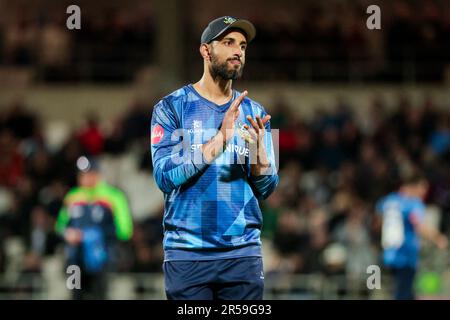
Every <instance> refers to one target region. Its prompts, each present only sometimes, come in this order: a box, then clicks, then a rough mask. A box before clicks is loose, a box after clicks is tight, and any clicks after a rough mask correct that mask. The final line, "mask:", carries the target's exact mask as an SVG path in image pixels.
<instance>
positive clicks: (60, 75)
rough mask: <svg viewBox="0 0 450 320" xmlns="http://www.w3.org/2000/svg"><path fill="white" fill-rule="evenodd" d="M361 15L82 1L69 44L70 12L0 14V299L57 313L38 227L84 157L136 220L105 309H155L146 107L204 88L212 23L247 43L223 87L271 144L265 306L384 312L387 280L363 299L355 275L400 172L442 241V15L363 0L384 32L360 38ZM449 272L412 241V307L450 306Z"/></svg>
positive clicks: (448, 201) (351, 9)
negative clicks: (135, 304)
mask: <svg viewBox="0 0 450 320" xmlns="http://www.w3.org/2000/svg"><path fill="white" fill-rule="evenodd" d="M372 2H373V1H363V0H359V1H344V0H342V1H341V0H334V1H298V0H296V1H288V0H282V1H277V2H276V4H274V3H271V2H268V1H266V2H264V1H255V0H249V1H240V2H239V3H238V2H224V3H223V4H217V3H216V2H215V3H214V4H213V3H212V2H210V1H206V0H196V1H193V0H192V1H191V0H189V1H179V0H164V1H160V0H159V1H157V0H155V1H143V0H131V1H127V2H124V1H117V0H115V1H103V0H98V1H95V2H92V1H78V3H79V5H80V7H81V9H82V30H80V31H79V32H78V31H68V30H66V29H65V18H66V17H67V15H66V14H65V8H66V7H67V5H68V4H71V3H70V1H65V0H64V1H50V0H36V1H33V2H32V3H30V2H29V1H24V0H16V1H14V2H8V1H5V0H0V154H1V158H0V299H22V298H23V299H67V298H70V293H69V292H68V290H67V289H66V287H65V281H66V275H65V273H64V262H63V256H62V246H61V239H59V238H58V237H57V236H56V235H55V234H54V232H53V228H52V226H53V223H54V219H55V216H56V214H57V212H58V210H59V208H60V206H61V200H62V197H63V196H64V194H65V192H66V191H67V190H68V189H69V188H70V187H72V186H73V185H74V184H75V174H76V173H75V167H74V163H75V159H77V157H78V156H79V155H81V154H82V153H86V152H88V153H92V154H96V155H98V156H100V158H101V169H102V172H103V173H104V175H105V178H106V179H107V180H108V181H109V182H110V183H112V184H114V185H117V186H119V187H121V188H122V189H123V190H124V191H125V192H126V194H127V196H128V198H129V200H130V204H131V208H132V213H133V217H134V220H135V234H134V236H133V239H132V240H131V241H130V242H128V243H124V244H122V245H121V248H120V253H121V259H120V261H121V265H120V272H119V273H116V274H111V275H110V279H111V280H110V281H109V282H108V284H109V286H110V289H109V290H108V292H109V298H111V299H158V298H164V291H163V282H162V274H161V263H162V254H163V253H162V248H161V241H162V230H161V219H162V213H163V207H162V194H161V192H160V191H159V190H158V188H157V187H156V185H155V183H154V181H153V178H152V175H151V173H152V167H151V159H150V154H149V145H148V144H149V142H148V132H149V121H150V116H151V112H152V106H153V105H154V103H155V102H156V101H157V100H158V99H159V98H161V97H162V96H163V95H165V94H167V93H169V92H170V91H172V90H174V89H175V88H177V86H178V85H180V84H182V83H187V82H194V81H195V80H196V79H197V78H198V77H199V76H200V71H201V60H200V57H199V55H198V38H199V34H200V32H201V30H202V27H203V26H204V25H205V24H206V23H207V22H208V21H209V20H210V19H211V17H216V16H220V15H222V13H223V12H227V13H229V14H232V15H233V14H234V15H237V16H244V17H247V18H249V19H250V20H252V21H254V22H255V24H256V26H257V28H258V36H257V38H256V39H255V42H254V43H253V45H252V46H251V47H250V49H249V53H248V58H247V65H246V70H245V72H244V79H243V80H242V81H239V82H238V83H237V88H238V89H243V88H245V89H248V91H249V94H250V96H251V97H252V98H254V99H255V100H257V101H260V102H261V103H262V104H263V105H264V106H265V107H267V109H268V110H269V112H270V113H271V114H272V120H271V121H272V127H273V128H279V129H280V134H279V139H280V140H279V159H280V177H281V183H280V186H279V188H278V189H277V191H276V192H275V193H274V194H273V195H272V196H271V197H270V198H269V199H268V200H267V201H266V202H264V203H263V204H262V207H263V214H264V221H265V224H264V229H263V242H264V246H263V248H264V259H265V260H264V261H265V269H266V295H265V297H266V298H274V299H336V298H340V299H385V298H390V297H391V286H392V284H391V282H390V277H389V274H388V273H383V274H382V289H381V290H372V291H370V290H367V288H366V279H367V276H368V275H367V273H366V268H367V266H369V265H372V264H377V265H380V264H381V261H380V245H379V234H378V232H377V231H376V230H375V229H374V228H373V226H372V218H373V216H374V214H375V213H374V203H375V201H376V200H377V199H378V198H379V197H380V196H382V195H383V194H385V193H387V192H389V191H391V190H393V189H394V188H395V187H396V185H397V178H398V176H399V175H400V174H401V172H403V171H408V170H411V169H412V168H421V169H422V170H424V171H425V172H426V174H427V176H428V177H429V179H430V181H431V186H432V188H431V190H430V192H429V195H428V197H427V203H428V209H427V221H428V222H429V223H430V224H433V225H435V226H437V227H439V228H440V229H441V230H443V231H445V232H446V233H447V235H448V234H449V231H450V165H449V163H450V161H449V160H450V90H449V82H448V80H449V79H450V72H449V71H448V70H449V58H450V43H449V42H448V41H445V40H446V39H450V3H449V2H448V1H395V2H393V1H387V0H383V1H375V2H376V3H377V4H379V5H380V6H381V7H382V19H383V29H382V30H381V31H368V30H367V29H366V28H365V18H366V15H365V8H366V7H367V5H368V4H372ZM170 8H174V9H175V11H168V10H169V9H170ZM169 12H175V13H174V15H175V18H176V19H175V18H174V17H172V16H171V15H170V13H169ZM449 266H450V257H449V252H444V253H442V252H438V251H437V250H435V249H434V248H432V247H430V246H429V245H428V244H427V243H424V248H423V250H422V261H421V265H420V272H419V276H418V279H417V292H418V294H419V296H420V297H423V298H429V297H440V298H445V297H447V298H448V297H450V267H449Z"/></svg>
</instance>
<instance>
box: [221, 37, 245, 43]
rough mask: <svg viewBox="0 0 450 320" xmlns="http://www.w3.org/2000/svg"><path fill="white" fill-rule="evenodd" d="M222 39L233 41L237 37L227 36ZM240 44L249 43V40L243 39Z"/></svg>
mask: <svg viewBox="0 0 450 320" xmlns="http://www.w3.org/2000/svg"><path fill="white" fill-rule="evenodd" d="M222 40H232V41H236V39H235V38H232V37H225V38H223V39H222ZM240 44H247V41H245V40H242V41H241V43H240Z"/></svg>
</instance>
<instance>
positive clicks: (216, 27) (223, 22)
mask: <svg viewBox="0 0 450 320" xmlns="http://www.w3.org/2000/svg"><path fill="white" fill-rule="evenodd" d="M231 28H233V29H239V30H242V31H243V32H244V34H245V35H246V39H247V42H250V41H252V40H253V39H254V38H255V35H256V28H255V26H254V25H253V24H252V23H251V22H250V21H248V20H243V19H238V18H234V17H230V16H225V17H220V18H217V19H215V20H213V21H211V22H210V23H209V24H208V26H207V27H206V29H205V30H204V31H203V33H202V37H201V38H200V41H201V43H210V42H211V41H213V40H215V39H216V38H218V37H219V36H220V35H222V34H223V33H224V32H225V31H227V30H228V29H231Z"/></svg>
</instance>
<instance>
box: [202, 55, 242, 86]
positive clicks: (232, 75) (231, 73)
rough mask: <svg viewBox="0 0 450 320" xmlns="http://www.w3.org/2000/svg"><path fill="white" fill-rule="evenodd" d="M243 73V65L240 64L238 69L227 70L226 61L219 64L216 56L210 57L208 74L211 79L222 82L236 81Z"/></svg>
mask: <svg viewBox="0 0 450 320" xmlns="http://www.w3.org/2000/svg"><path fill="white" fill-rule="evenodd" d="M243 71H244V64H241V67H240V68H239V69H234V68H233V69H231V70H230V69H228V61H225V62H224V63H219V62H218V59H217V57H216V56H214V55H212V59H211V67H210V68H209V72H210V73H211V76H212V78H213V79H217V78H219V79H222V80H237V79H239V78H240V77H241V76H242V73H243Z"/></svg>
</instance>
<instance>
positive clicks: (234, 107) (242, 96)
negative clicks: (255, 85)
mask: <svg viewBox="0 0 450 320" xmlns="http://www.w3.org/2000/svg"><path fill="white" fill-rule="evenodd" d="M247 94H248V92H247V90H245V91H244V92H242V93H241V94H240V95H239V97H237V98H236V100H234V101H233V105H232V106H231V109H232V110H233V111H236V110H238V108H239V105H240V104H241V102H242V101H243V100H244V99H245V97H246V96H247Z"/></svg>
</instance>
